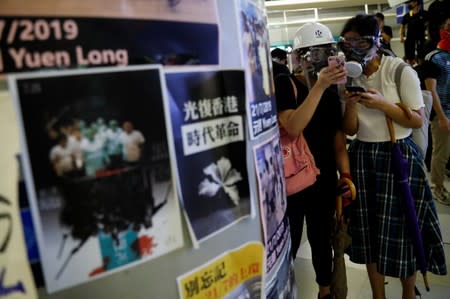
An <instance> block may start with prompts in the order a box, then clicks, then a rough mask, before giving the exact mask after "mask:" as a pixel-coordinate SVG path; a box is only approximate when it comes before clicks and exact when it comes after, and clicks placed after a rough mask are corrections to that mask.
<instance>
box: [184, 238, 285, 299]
mask: <svg viewBox="0 0 450 299" xmlns="http://www.w3.org/2000/svg"><path fill="white" fill-rule="evenodd" d="M263 277H264V247H263V245H262V244H261V243H259V242H248V243H246V244H244V245H242V246H241V247H239V248H236V249H234V250H230V251H227V252H224V253H223V254H222V255H220V256H219V257H217V258H215V259H214V260H212V261H209V262H207V263H205V264H203V265H201V266H199V267H197V268H196V269H194V270H192V271H190V272H189V273H186V274H183V275H181V276H179V277H178V278H177V283H178V292H179V295H180V297H179V298H182V299H204V298H208V299H219V298H223V299H237V298H247V299H258V298H263V297H262V296H263V293H262V285H263ZM286 298H287V297H286Z"/></svg>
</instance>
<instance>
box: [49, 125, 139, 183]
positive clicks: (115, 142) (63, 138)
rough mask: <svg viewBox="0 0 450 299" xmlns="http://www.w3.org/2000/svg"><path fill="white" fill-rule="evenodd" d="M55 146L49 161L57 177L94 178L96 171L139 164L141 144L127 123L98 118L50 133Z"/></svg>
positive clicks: (132, 128)
mask: <svg viewBox="0 0 450 299" xmlns="http://www.w3.org/2000/svg"><path fill="white" fill-rule="evenodd" d="M53 136H54V139H55V140H56V144H55V145H54V146H53V147H52V148H51V150H50V154H49V159H50V162H51V164H52V166H53V169H54V171H55V173H56V175H57V176H60V177H63V176H68V177H80V176H96V175H97V174H98V172H99V171H103V170H107V169H115V168H120V167H124V166H127V165H132V164H135V163H137V162H139V161H140V159H141V156H142V151H143V146H144V143H145V138H144V136H143V135H142V133H141V132H140V131H138V130H135V129H134V125H133V123H132V122H131V121H124V122H123V123H122V126H121V127H119V123H118V121H117V120H115V119H111V120H109V121H108V122H107V123H105V121H104V120H103V118H98V119H97V120H96V121H93V122H91V123H89V124H87V123H86V122H85V121H83V120H77V121H74V122H73V123H71V124H70V125H67V126H64V127H63V128H61V129H60V130H53Z"/></svg>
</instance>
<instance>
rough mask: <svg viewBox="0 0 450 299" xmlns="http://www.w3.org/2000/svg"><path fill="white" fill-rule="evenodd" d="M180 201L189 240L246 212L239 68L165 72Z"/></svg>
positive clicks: (206, 234)
mask: <svg viewBox="0 0 450 299" xmlns="http://www.w3.org/2000/svg"><path fill="white" fill-rule="evenodd" d="M166 81H167V90H168V106H167V107H166V112H167V114H168V118H170V119H171V131H172V134H173V141H174V151H175V156H176V163H177V167H176V168H177V172H178V178H179V179H178V181H179V183H180V186H179V188H180V194H181V201H182V203H183V207H184V210H185V211H186V214H187V217H188V223H189V224H190V226H191V229H192V234H193V236H192V238H193V241H194V245H195V242H197V241H202V240H204V239H206V238H207V237H210V236H212V235H214V234H216V233H218V232H220V231H222V230H224V229H225V228H227V227H228V226H230V225H232V224H234V223H236V222H237V221H239V220H241V219H243V218H244V217H248V216H250V212H251V204H250V191H249V182H248V175H247V162H246V144H245V143H246V142H245V128H246V126H245V83H244V72H243V71H242V70H222V71H221V70H218V69H217V68H214V67H204V68H195V69H191V70H189V71H187V70H171V71H166Z"/></svg>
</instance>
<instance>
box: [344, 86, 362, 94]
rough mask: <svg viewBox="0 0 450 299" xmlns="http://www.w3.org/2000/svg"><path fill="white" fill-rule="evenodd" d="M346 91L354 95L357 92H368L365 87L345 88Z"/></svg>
mask: <svg viewBox="0 0 450 299" xmlns="http://www.w3.org/2000/svg"><path fill="white" fill-rule="evenodd" d="M345 89H346V90H347V91H348V92H352V93H355V92H367V90H366V89H365V88H364V87H362V86H345Z"/></svg>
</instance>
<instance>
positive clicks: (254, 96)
mask: <svg viewBox="0 0 450 299" xmlns="http://www.w3.org/2000/svg"><path fill="white" fill-rule="evenodd" d="M235 1H238V5H237V10H238V12H237V14H236V15H237V16H238V19H237V23H238V24H240V35H239V38H240V40H241V41H240V42H239V43H238V44H239V45H240V47H241V49H240V53H241V56H242V61H243V64H244V66H245V68H246V72H245V76H246V82H247V84H246V94H247V98H248V101H247V105H248V107H247V111H248V124H249V128H250V130H249V131H250V137H251V138H252V139H253V138H256V137H258V136H259V135H261V134H262V133H264V132H267V131H268V130H270V129H272V128H274V127H276V124H277V109H276V103H275V95H274V93H275V87H274V84H273V79H272V60H271V56H270V52H269V51H270V41H269V32H268V29H267V28H268V27H267V17H266V15H265V14H264V13H263V11H262V10H261V9H260V8H259V7H258V6H257V5H256V4H255V3H254V1H249V0H235Z"/></svg>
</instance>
